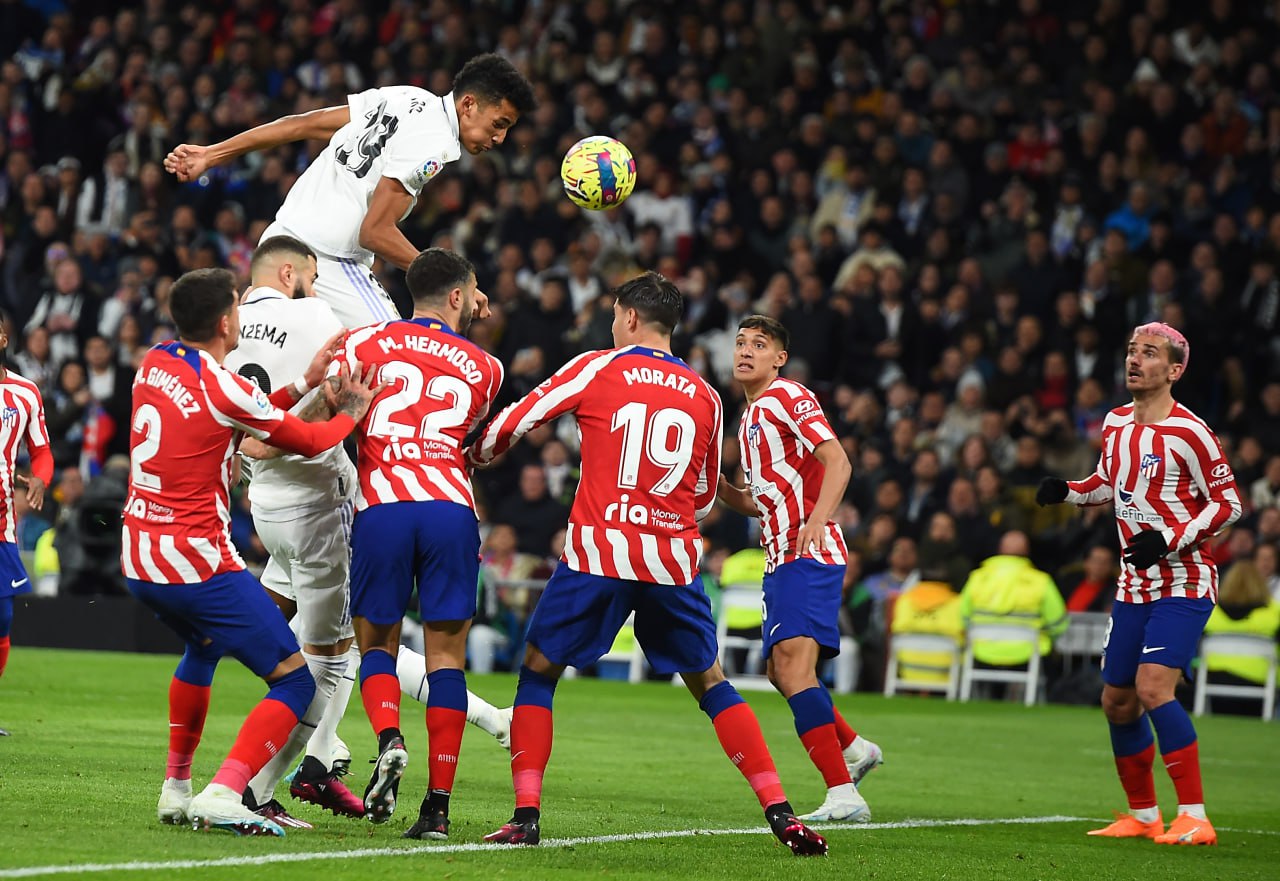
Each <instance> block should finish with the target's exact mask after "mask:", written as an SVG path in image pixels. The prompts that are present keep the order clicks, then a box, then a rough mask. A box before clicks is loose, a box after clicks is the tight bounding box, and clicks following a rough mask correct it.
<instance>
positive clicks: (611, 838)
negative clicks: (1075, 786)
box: [0, 816, 1089, 878]
mask: <svg viewBox="0 0 1280 881" xmlns="http://www.w3.org/2000/svg"><path fill="white" fill-rule="evenodd" d="M1088 819H1089V818H1088V817H1065V816H1050V817H1001V818H992V819H982V818H977V817H959V818H956V819H951V820H898V821H895V822H892V823H823V824H822V825H821V826H819V827H816V828H820V829H821V830H822V831H824V832H825V831H827V830H828V829H857V830H866V831H874V830H877V829H935V828H942V827H950V826H1000V825H1033V824H1043V823H1075V822H1080V821H1084V820H1088ZM767 834H770V832H769V830H768V829H766V828H762V827H752V828H750V829H692V830H690V829H679V830H672V831H667V832H624V833H619V834H616V835H590V836H584V837H581V838H548V839H545V840H544V841H543V842H542V844H541V845H539V846H540V847H543V848H554V847H577V846H579V845H584V844H612V843H614V842H619V841H657V840H659V839H663V838H685V837H687V836H690V835H767ZM511 850H512V847H511V845H506V844H479V843H476V844H441V845H427V846H425V847H413V846H404V847H362V848H359V849H358V850H328V851H307V852H296V853H259V854H255V855H253V856H242V857H223V858H221V859H213V860H164V861H139V862H132V863H85V864H83V865H68V866H25V867H22V868H18V869H0V878H35V877H38V876H41V875H88V874H95V873H99V872H144V871H151V870H156V871H164V870H173V869H215V868H221V867H223V866H261V865H266V864H268V863H302V862H310V861H312V860H353V859H360V858H362V857H403V856H421V855H424V854H435V853H476V852H490V853H491V852H495V851H507V852H510V851H511Z"/></svg>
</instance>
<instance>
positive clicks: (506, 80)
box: [453, 52, 538, 114]
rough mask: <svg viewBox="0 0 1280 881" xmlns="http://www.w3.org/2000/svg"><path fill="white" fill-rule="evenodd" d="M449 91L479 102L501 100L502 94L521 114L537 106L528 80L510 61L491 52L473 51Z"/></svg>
mask: <svg viewBox="0 0 1280 881" xmlns="http://www.w3.org/2000/svg"><path fill="white" fill-rule="evenodd" d="M453 91H454V93H455V94H456V95H458V96H459V97H461V96H462V95H464V94H469V95H474V96H475V97H476V99H477V100H478V101H479V102H480V103H481V104H501V103H502V99H504V98H505V99H506V100H508V101H510V102H511V105H512V106H513V107H515V109H516V111H517V112H519V113H522V114H523V113H529V112H531V111H532V110H533V109H534V108H535V107H537V106H538V101H537V99H536V98H534V97H533V86H531V85H530V84H529V80H527V79H526V78H525V76H524V74H522V73H521V72H520V71H518V70H516V67H515V65H514V64H512V63H511V62H510V61H508V60H507V59H505V58H503V57H502V56H501V55H498V54H496V53H493V52H488V53H485V54H484V55H477V56H476V57H475V58H472V59H471V60H470V61H468V62H467V63H466V64H464V65H462V70H460V71H458V74H457V76H455V77H454V78H453Z"/></svg>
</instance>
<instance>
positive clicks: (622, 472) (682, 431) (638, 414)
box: [609, 401, 696, 496]
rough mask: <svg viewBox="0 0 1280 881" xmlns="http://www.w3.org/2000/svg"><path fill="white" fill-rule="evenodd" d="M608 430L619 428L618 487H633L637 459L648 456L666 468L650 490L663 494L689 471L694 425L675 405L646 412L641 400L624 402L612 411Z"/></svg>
mask: <svg viewBox="0 0 1280 881" xmlns="http://www.w3.org/2000/svg"><path fill="white" fill-rule="evenodd" d="M609 430H610V432H614V431H618V430H621V431H622V458H621V460H620V461H619V462H618V488H619V489H635V488H636V486H637V484H638V483H639V481H640V460H641V459H642V458H647V459H648V460H649V461H650V462H652V463H653V464H654V465H656V466H658V467H659V468H663V469H665V472H664V473H663V475H662V477H660V478H659V479H658V482H657V483H655V484H654V485H653V486H652V487H651V488H650V490H649V492H651V493H652V494H653V495H655V496H665V495H667V494H669V493H670V492H671V491H672V490H673V489H675V488H676V487H677V486H679V485H680V479H681V478H682V477H684V473H685V472H686V471H688V470H689V464H690V459H691V457H692V455H693V438H694V435H695V433H696V427H695V426H694V424H693V417H692V416H690V415H689V414H688V413H686V412H684V411H683V410H677V409H675V408H674V407H663V408H662V409H660V410H655V411H654V413H653V415H652V416H650V415H649V406H648V405H647V404H645V403H644V402H642V401H632V402H631V403H629V404H624V405H622V407H621V408H620V409H619V410H618V411H617V412H616V413H614V414H613V424H612V426H611V427H610V429H609Z"/></svg>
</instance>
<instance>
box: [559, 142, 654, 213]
mask: <svg viewBox="0 0 1280 881" xmlns="http://www.w3.org/2000/svg"><path fill="white" fill-rule="evenodd" d="M560 180H561V181H562V182H563V183H564V191H565V193H566V194H567V195H568V196H569V199H570V201H572V202H573V203H574V204H575V205H580V206H582V207H583V208H587V209H589V210H591V211H602V210H605V209H607V208H616V207H617V206H619V205H621V204H622V203H623V202H624V201H626V198H627V196H630V195H631V191H632V190H634V189H635V188H636V160H635V157H634V156H632V155H631V151H630V150H628V149H627V145H626V144H624V143H622V142H621V141H619V140H616V139H614V138H610V137H608V136H606V135H592V136H591V137H589V138H583V139H582V140H581V141H578V143H576V144H574V145H573V146H572V147H570V148H569V152H567V153H565V154H564V161H563V162H561V163H560Z"/></svg>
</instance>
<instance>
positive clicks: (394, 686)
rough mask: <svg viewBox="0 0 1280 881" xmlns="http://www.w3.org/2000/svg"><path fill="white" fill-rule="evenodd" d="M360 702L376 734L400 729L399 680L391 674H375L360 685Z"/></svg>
mask: <svg viewBox="0 0 1280 881" xmlns="http://www.w3.org/2000/svg"><path fill="white" fill-rule="evenodd" d="M360 700H361V701H363V702H364V711H365V712H366V713H367V714H368V715H369V724H370V725H372V726H373V733H374V734H381V733H382V732H384V731H386V730H387V729H388V728H399V727H400V680H399V679H397V678H396V677H394V676H392V675H391V674H389V673H375V674H374V675H372V676H370V677H368V678H367V679H365V680H364V681H363V682H361V683H360Z"/></svg>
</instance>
